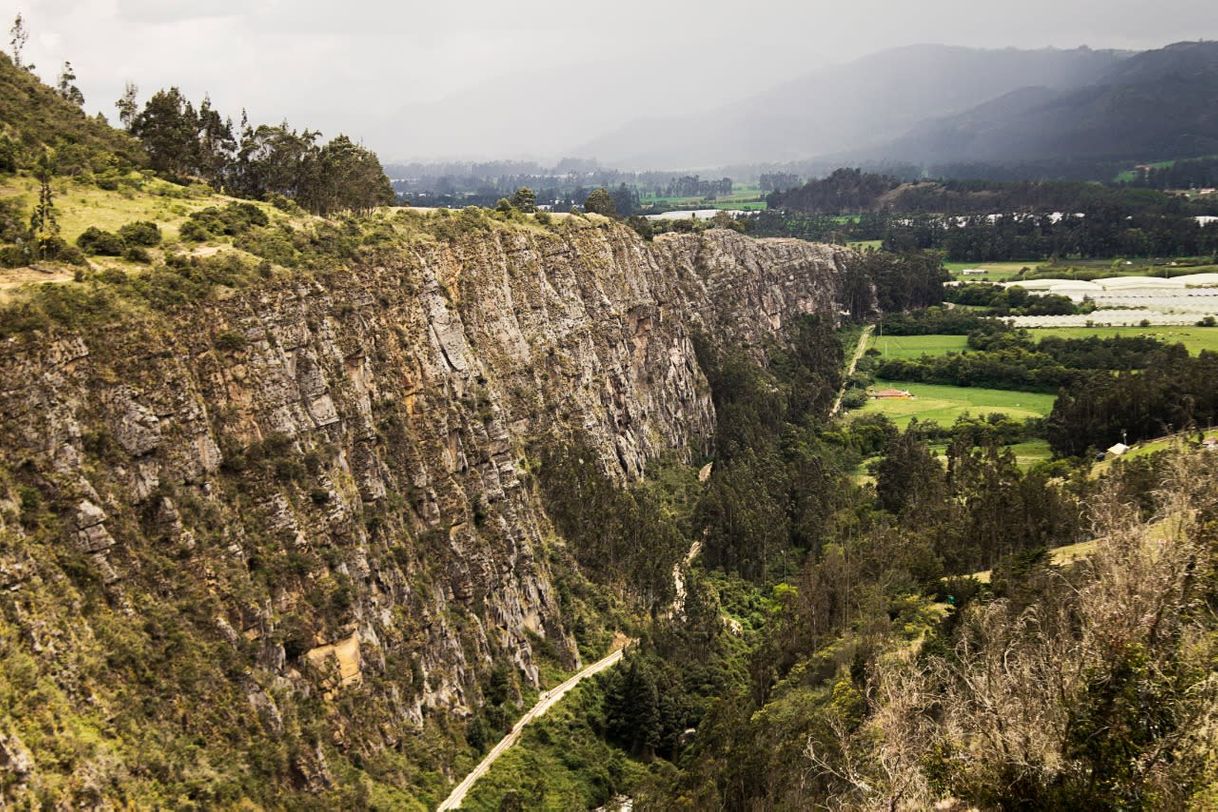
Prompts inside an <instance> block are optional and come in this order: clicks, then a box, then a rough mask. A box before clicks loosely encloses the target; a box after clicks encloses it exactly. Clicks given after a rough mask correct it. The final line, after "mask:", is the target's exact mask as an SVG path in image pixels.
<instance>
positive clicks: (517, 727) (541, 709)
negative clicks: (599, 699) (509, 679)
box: [437, 640, 630, 812]
mask: <svg viewBox="0 0 1218 812" xmlns="http://www.w3.org/2000/svg"><path fill="white" fill-rule="evenodd" d="M629 642H630V641H628V640H627V641H624V644H623V645H622V646H621V648H618V649H616V650H615V651H614V652H613V653H612V654H610V655H609V656H608V657H604V658H602V659H600V660H597V661H596V662H594V663H593V664H592V665H590V666H587V667H586V668H584V669H583V670H582V671H579V672H578V673H576V674H575V675H574V676H572V677H570V678H568V679H567V681H566V682H563V683H562V684H560V685H558V686H557V687H555V688H551V689H550V690H548V691H543V692H542V694H541V697H540V698H539V699H538V700H537V704H536V705H534V706H533V707H532V708H530V709H529V711H528V712H527V713H525V715H524V716H521V717H520V719H519V721H517V722H516V724H514V725H512V730H511V732H510V733H508V734H507V735H506V736H504V737H503V738H502V739H500V740H499V743H498V744H496V745H495V746H494V747H492V748H491V751H490V752H489V753H487V754H486V756H485V757H484V758H483V759H482V761H480V762H478V766H477V767H474V769H473V770H471V771H470V773H469V775H467V776H465V778H464V779H462V781H461V783H460V784H457V786H456V787H454V788H453V791H452V793H450V794H449V796H448V797H447V798H445V799H444V803H442V804H440V806H439V807H437V812H444V810H446V809H459V808H460V807H461V804H462V803H463V802H464V801H465V795H466V793H468V792H469V790H470V788H471V787H472V786H473V785H474V783H475V782H476V781H477V780H478V779H479V778H481V777H482V776H484V775H486V771H487V770H489V769H490V768H491V765H492V764H494V763H495V761H496V759H498V758H499V757H500V756H501V755H503V754H504V753H505V752H506V751H507V749H508V748H509V747H511V746H512V745H513V744H515V743H516V740H517V739H519V738H520V734H521V733H522V732H524V728H525V725H527V724H528V723H529V722H532V721H533V720H534V719H537V718H538V717H540V716H542V715H543V714H544V713H545V712H546V711H548V710H549V709H550V708H552V707H554V705H556V704H557V703H558V702H559V701H560V700H561V699H562V698H563V697H564V696H566V695H567V692H568V691H570V690H571V689H572V688H574V687H575V686H576V685H579V684H580V683H581V682H583V681H584V680H586V679H587V678H588V677H591V676H593V675H595V674H599V673H600V672H602V671H604V670H605V669H606V668H611V667H612V666H614V665H616V664H617V662H618V661H619V660H621V659H622V653H623V652H624V651H625V650H626V645H628V644H629Z"/></svg>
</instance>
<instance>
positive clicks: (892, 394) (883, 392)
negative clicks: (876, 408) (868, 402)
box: [871, 389, 913, 400]
mask: <svg viewBox="0 0 1218 812" xmlns="http://www.w3.org/2000/svg"><path fill="white" fill-rule="evenodd" d="M871 396H872V397H873V398H876V399H877V400H889V399H892V398H912V397H913V393H911V392H910V391H909V390H907V389H876V390H874V391H872V393H871Z"/></svg>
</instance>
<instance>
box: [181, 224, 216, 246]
mask: <svg viewBox="0 0 1218 812" xmlns="http://www.w3.org/2000/svg"><path fill="white" fill-rule="evenodd" d="M178 235H179V236H180V237H181V238H182V239H184V240H186V241H187V242H206V241H208V240H210V239H211V232H209V231H208V230H207V229H206V228H204V227H203V224H202V223H200V222H199V221H198V220H187V221H186V222H185V223H182V228H180V229H179V230H178Z"/></svg>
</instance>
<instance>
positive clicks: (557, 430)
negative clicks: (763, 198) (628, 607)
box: [0, 222, 848, 791]
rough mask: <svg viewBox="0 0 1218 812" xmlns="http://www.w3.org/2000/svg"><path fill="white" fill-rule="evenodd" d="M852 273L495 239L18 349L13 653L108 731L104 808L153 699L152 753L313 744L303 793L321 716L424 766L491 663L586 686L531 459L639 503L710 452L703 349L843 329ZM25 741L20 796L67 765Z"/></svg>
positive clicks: (324, 775)
mask: <svg viewBox="0 0 1218 812" xmlns="http://www.w3.org/2000/svg"><path fill="white" fill-rule="evenodd" d="M847 260H848V254H847V253H846V252H845V251H844V250H842V249H837V248H833V247H828V246H818V245H813V244H809V243H804V242H800V241H795V240H752V239H749V238H746V237H743V236H740V235H737V234H735V233H733V232H725V231H710V232H705V233H704V234H701V235H672V236H666V237H662V238H658V239H657V240H655V242H654V243H646V242H643V241H641V240H640V239H638V238H637V237H636V236H635V235H634V233H633V232H631V231H629V230H627V229H624V228H622V227H620V226H616V225H612V224H609V223H603V222H602V223H593V224H586V225H583V226H582V227H575V228H567V229H564V230H562V231H561V232H560V233H547V232H545V231H543V230H541V229H532V228H529V229H526V228H523V227H518V228H497V229H496V230H494V231H491V232H485V233H481V234H477V235H472V236H466V237H461V238H459V239H456V240H452V241H448V242H436V241H419V242H415V243H412V244H411V245H410V246H409V247H405V248H402V249H401V250H399V251H395V252H389V253H387V254H386V255H385V256H384V257H382V259H381V260H379V261H377V262H375V263H362V264H360V265H358V266H357V267H353V268H351V269H350V272H349V274H346V275H345V276H344V277H343V278H341V279H336V278H334V277H332V276H329V277H325V278H324V281H316V280H313V281H303V278H302V277H295V278H293V280H291V281H283V280H271V281H268V282H267V283H266V284H264V285H260V286H258V287H256V288H251V289H244V290H239V291H234V292H232V293H231V295H228V296H227V297H221V298H218V300H215V301H210V302H208V303H206V304H201V305H197V306H195V307H193V308H191V309H189V310H184V311H180V312H177V313H175V314H174V315H173V316H172V317H166V318H164V319H159V318H158V319H148V320H144V321H136V320H133V319H127V320H125V321H124V322H123V323H122V324H120V325H118V326H111V327H107V328H104V329H95V330H87V331H77V332H72V331H60V332H58V333H56V334H54V335H50V336H48V335H26V336H18V337H16V338H13V339H10V340H8V341H6V342H4V343H0V590H2V592H0V595H2V597H0V607H2V608H3V610H4V613H3V619H2V621H0V622H2V623H3V625H2V626H0V641H2V642H3V644H4V646H5V647H6V648H7V649H8V650H9V654H10V656H13V657H19V658H20V659H21V661H22V662H25V663H27V664H28V667H29V668H30V669H32V670H33V672H35V673H36V679H37V680H44V681H46V682H47V683H48V685H53V689H49V690H53V691H54V692H55V695H56V696H59V697H61V699H62V701H63V703H64V707H65V708H74V709H76V711H74V712H79V713H82V714H84V716H85V717H86V718H87V719H88V720H93V721H92V722H89V723H90V724H93V723H96V724H97V725H98V729H99V731H103V732H102V733H101V734H100V738H101V739H102V740H103V744H101V745H97V746H96V747H95V748H94V750H93V755H89V756H84V757H82V758H84V759H85V761H88V762H89V763H90V764H92V763H93V762H94V761H95V762H97V764H94V766H93V770H94V773H97V774H98V775H102V776H103V777H98V778H96V779H95V781H96V782H97V783H100V784H104V783H105V782H106V781H111V782H119V783H121V782H122V780H124V778H123V777H124V776H126V777H127V778H130V776H131V775H134V772H133V771H135V770H136V767H135V766H134V765H132V764H130V763H129V762H130V761H131V759H132V752H133V751H131V750H130V749H129V747H130V742H123V741H120V740H119V739H118V737H119V736H120V735H121V734H119V733H115V734H113V736H114V738H113V740H111V739H110V738H108V737H109V736H111V734H110V733H108V732H105V720H112V719H114V718H115V716H116V715H117V716H120V717H121V716H122V715H123V714H124V713H127V712H129V710H130V709H127V708H124V707H122V706H123V703H124V702H128V701H130V699H131V697H132V696H135V695H136V694H132V693H131V692H129V691H127V690H125V689H124V688H123V686H122V685H121V684H116V683H121V682H122V680H123V679H126V678H127V676H126V675H131V674H137V675H138V674H144V675H145V678H146V679H147V680H149V681H150V685H152V686H153V687H151V688H149V690H151V691H161V692H162V693H164V694H165V695H166V699H165V707H164V708H160V707H158V708H150V709H147V713H148V714H149V719H150V724H151V725H152V726H153V727H156V726H158V725H159V726H168V725H171V724H172V725H179V724H180V725H181V727H182V730H184V731H190V730H192V729H193V730H194V732H195V733H199V732H200V731H201V730H202V727H203V726H205V725H207V724H213V725H223V724H228V723H227V722H223V721H217V719H218V718H219V716H223V715H224V714H230V715H233V716H234V717H235V718H237V719H239V720H242V719H243V720H244V721H240V723H239V724H238V723H237V722H233V723H232V724H233V725H234V726H235V727H236V728H238V729H240V731H241V732H240V734H234V735H235V741H236V744H235V745H234V746H235V747H236V748H237V749H238V750H241V749H243V748H244V747H245V746H246V745H245V744H242V742H249V741H254V740H256V739H257V738H258V737H265V736H275V735H284V736H289V735H291V736H297V737H299V738H300V740H301V741H309V742H313V744H312V745H311V746H310V747H311V749H310V748H303V749H300V750H299V751H297V752H294V753H293V755H292V756H291V758H292V759H293V763H292V765H291V767H290V770H289V772H290V774H291V776H292V780H293V781H295V782H297V783H298V784H299V785H301V786H305V787H313V786H320V787H324V786H326V785H327V784H328V783H330V782H333V781H336V780H338V778H337V777H336V776H335V775H334V774H333V769H332V768H331V767H330V766H328V765H327V760H326V758H325V756H324V748H323V747H322V746H321V745H322V742H321V741H320V739H324V738H325V737H319V736H318V734H316V733H315V732H314V733H308V734H306V733H302V732H301V730H300V728H301V727H302V726H303V722H302V721H301V720H302V719H305V718H306V714H305V713H304V711H301V710H300V708H301V707H302V706H303V705H304V704H307V703H320V706H319V707H321V708H322V710H320V711H317V712H316V714H315V715H319V716H320V717H321V718H326V719H328V720H329V721H328V723H327V724H328V727H329V733H328V735H329V736H330V740H329V741H326V742H324V743H325V744H326V746H327V747H329V746H334V747H337V748H339V749H341V750H347V749H351V750H356V751H359V750H361V749H362V750H364V751H371V750H376V749H380V748H388V749H389V750H393V749H394V748H397V750H399V751H401V750H402V749H403V748H405V747H406V745H405V744H403V740H404V738H406V737H408V736H409V735H410V733H411V731H419V730H422V729H423V728H424V727H425V726H426V725H427V724H428V723H429V720H435V719H441V720H442V719H444V718H446V717H451V716H453V715H456V716H462V715H465V714H468V713H469V712H471V711H472V710H473V709H475V708H476V707H477V706H478V705H479V703H480V701H481V694H480V688H479V685H480V683H481V680H482V678H483V677H485V675H486V674H487V672H488V670H489V668H490V663H491V662H492V660H493V659H494V660H496V661H502V660H507V661H510V662H513V663H514V664H515V666H516V668H517V670H518V671H519V672H520V673H521V674H522V675H523V678H524V680H525V682H526V683H532V684H536V682H537V680H538V661H537V651H538V647H539V646H545V647H546V649H547V651H549V652H551V653H552V654H555V655H556V656H558V657H560V658H561V659H565V660H566V661H567V664H568V665H574V664H575V662H576V661H577V660H578V653H577V649H576V646H575V645H574V639H573V634H572V630H571V628H570V620H569V618H567V617H566V616H564V611H563V606H562V602H561V600H560V597H559V594H558V590H557V589H556V586H555V582H554V578H553V575H552V566H553V565H552V563H551V562H552V560H553V557H552V556H551V555H550V554H549V553H548V552H547V551H548V550H550V549H551V548H552V547H554V545H555V544H558V542H556V541H551V539H552V537H553V531H552V530H551V529H550V528H549V524H548V521H547V519H546V516H545V515H544V511H543V510H542V509H541V507H540V503H539V500H538V498H537V496H536V493H535V490H534V488H533V487H532V484H531V478H530V475H529V465H530V449H531V447H533V444H534V443H535V442H537V441H538V440H542V439H545V438H552V439H553V438H559V439H560V438H562V437H565V436H569V435H571V434H573V433H575V432H580V433H582V434H583V435H585V436H586V437H587V438H589V440H590V441H591V442H592V444H593V447H594V448H596V449H597V450H598V452H599V453H600V455H601V461H602V464H603V465H604V466H605V468H606V470H608V471H610V472H612V474H613V475H614V476H616V477H619V478H620V479H623V480H626V479H629V478H634V477H638V476H640V475H641V474H642V473H643V471H644V468H645V466H646V464H647V463H648V461H649V460H651V459H653V458H655V457H656V456H657V455H659V454H661V453H664V452H669V451H671V450H674V449H676V450H678V451H680V450H682V449H691V448H692V449H706V448H707V447H708V444H709V440H710V437H711V436H712V430H713V426H714V411H713V407H712V404H711V401H710V398H709V394H708V391H707V387H706V382H705V379H704V377H703V375H702V372H701V370H700V369H699V367H698V363H697V360H696V359H695V356H694V352H693V349H692V345H691V341H690V337H691V334H692V333H693V331H694V330H701V331H703V332H704V333H705V334H707V335H708V336H709V337H710V338H711V339H712V340H714V341H717V342H721V343H724V344H727V343H731V344H737V345H739V344H743V345H746V346H753V347H758V348H759V347H760V345H761V343H762V341H763V340H764V339H767V338H775V337H781V334H782V330H783V326H784V323H785V322H787V321H789V320H790V319H791V318H792V317H793V316H795V315H797V314H799V313H823V314H833V313H835V312H836V310H837V305H836V303H835V302H836V299H837V295H838V291H839V278H840V271H841V268H842V266H843V263H844V262H846V261H847ZM179 649H180V650H179ZM150 652H151V653H155V657H152V655H151V654H150ZM150 658H151V661H150ZM192 669H193V671H192ZM195 671H197V673H195ZM192 680H198V681H201V682H202V683H204V684H203V685H196V684H194V683H193V682H191V681H192ZM204 689H206V690H204ZM14 690H16V689H14ZM209 691H210V693H208V692H209ZM203 695H208V696H215V697H216V707H214V708H212V707H199V706H198V704H197V701H196V700H192V699H191V697H197V696H203ZM174 696H177V697H178V700H174V699H173V698H172V697H174ZM351 696H355V697H357V698H358V700H359V701H358V703H355V704H346V705H344V704H342V702H343V700H345V699H347V698H348V697H351ZM178 701H181V702H185V703H186V704H187V705H188V707H184V708H178V709H176V710H175V707H176V704H175V703H176V702H178ZM192 703H193V704H192ZM208 704H209V705H210V703H208ZM226 704H227V707H225V706H226ZM179 714H180V717H181V718H180V719H179V718H178V717H179ZM310 718H311V717H310ZM208 720H210V721H208ZM293 720H295V721H293ZM8 728H9V729H7V730H6V729H4V725H3V724H0V755H3V753H4V752H8V753H10V756H9V759H10V760H12V759H16V760H18V761H20V762H21V763H22V765H23V766H22V771H23V772H22V776H21V777H20V780H21V781H25V780H27V779H28V780H32V779H29V776H31V775H37V774H38V772H39V771H40V770H43V771H48V770H49V771H54V770H56V769H62V765H61V766H60V767H56V766H53V765H40V764H36V763H31V757H30V756H29V755H28V752H27V747H26V745H29V744H30V742H28V741H27V742H26V743H25V744H24V745H23V744H22V741H21V739H22V737H23V736H24V737H25V738H27V739H28V738H29V737H30V736H31V735H34V734H31V733H30V732H29V730H28V729H25V730H23V729H21V727H20V725H17V724H15V723H12V722H10V723H8ZM285 731H286V732H285ZM165 735H166V736H168V735H169V734H165ZM174 735H177V734H176V733H175V734H174ZM158 741H159V739H158ZM31 749H32V748H31ZM412 752H413V751H412ZM106 754H109V755H106ZM103 756H105V758H103ZM412 757H413V756H412ZM90 759H92V760H93V761H89V760H90ZM408 760H409V759H408ZM98 764H104V765H106V766H104V767H102V766H97V765H98ZM80 768H81V765H80V764H77V765H76V766H75V767H73V768H72V770H71V772H72V773H73V774H79V770H80ZM86 774H93V773H88V771H86ZM141 780H150V779H146V778H145V779H141ZM78 789H79V788H78ZM86 789H87V787H86ZM81 791H83V790H81Z"/></svg>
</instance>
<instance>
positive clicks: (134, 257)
mask: <svg viewBox="0 0 1218 812" xmlns="http://www.w3.org/2000/svg"><path fill="white" fill-rule="evenodd" d="M123 259H125V260H129V261H131V262H139V263H141V264H143V265H148V264H149V263H151V262H152V256H151V255H150V254H149V253H148V249H147V248H145V247H144V246H142V245H129V246H127V250H126V251H124V252H123Z"/></svg>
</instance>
